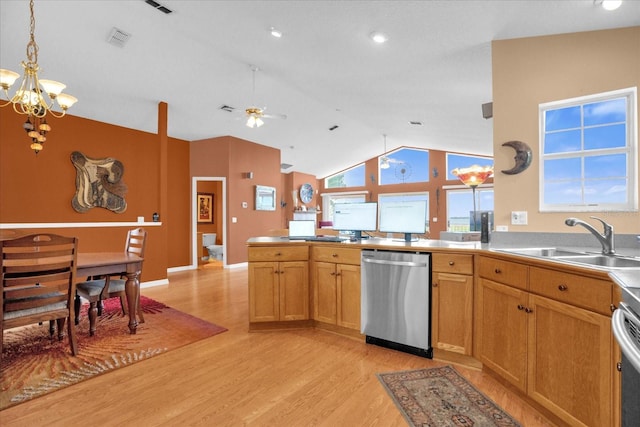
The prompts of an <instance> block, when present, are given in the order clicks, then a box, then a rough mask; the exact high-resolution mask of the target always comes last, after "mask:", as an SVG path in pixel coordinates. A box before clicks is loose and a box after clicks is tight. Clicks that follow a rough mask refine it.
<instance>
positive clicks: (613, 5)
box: [596, 0, 622, 10]
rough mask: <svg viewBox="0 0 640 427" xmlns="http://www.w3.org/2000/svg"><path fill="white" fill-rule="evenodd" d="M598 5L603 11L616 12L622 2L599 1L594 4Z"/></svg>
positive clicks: (614, 0)
mask: <svg viewBox="0 0 640 427" xmlns="http://www.w3.org/2000/svg"><path fill="white" fill-rule="evenodd" d="M598 3H599V4H600V5H601V6H602V8H603V9H604V10H616V9H617V8H619V7H620V6H621V5H622V0H600V1H599V2H598V1H596V4H598Z"/></svg>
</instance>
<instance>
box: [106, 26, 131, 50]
mask: <svg viewBox="0 0 640 427" xmlns="http://www.w3.org/2000/svg"><path fill="white" fill-rule="evenodd" d="M130 38H131V34H129V33H125V32H124V31H122V30H120V29H118V28H116V27H113V29H112V30H111V32H110V33H109V37H108V38H107V42H108V43H110V44H112V45H114V46H118V47H124V45H125V44H126V43H127V41H129V39H130Z"/></svg>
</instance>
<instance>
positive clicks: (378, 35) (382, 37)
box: [369, 31, 389, 44]
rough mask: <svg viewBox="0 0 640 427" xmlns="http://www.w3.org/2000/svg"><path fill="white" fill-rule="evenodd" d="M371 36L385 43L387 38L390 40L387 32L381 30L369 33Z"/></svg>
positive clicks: (372, 38) (375, 40)
mask: <svg viewBox="0 0 640 427" xmlns="http://www.w3.org/2000/svg"><path fill="white" fill-rule="evenodd" d="M369 37H371V40H373V41H374V42H376V43H380V44H382V43H385V42H386V41H387V40H389V36H387V35H386V34H385V33H381V32H380V31H374V32H373V33H371V34H369Z"/></svg>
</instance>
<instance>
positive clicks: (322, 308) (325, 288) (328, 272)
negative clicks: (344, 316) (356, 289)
mask: <svg viewBox="0 0 640 427" xmlns="http://www.w3.org/2000/svg"><path fill="white" fill-rule="evenodd" d="M337 298H338V297H337V286H336V265H335V264H333V263H329V262H314V263H313V318H314V319H315V320H317V321H319V322H325V323H330V324H332V325H335V324H336V322H337V312H336V309H337V300H338V299H337Z"/></svg>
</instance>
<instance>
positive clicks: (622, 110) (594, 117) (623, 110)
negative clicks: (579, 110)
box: [584, 98, 627, 126]
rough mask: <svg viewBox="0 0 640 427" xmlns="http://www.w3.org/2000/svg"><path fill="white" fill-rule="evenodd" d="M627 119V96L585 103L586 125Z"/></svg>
mask: <svg viewBox="0 0 640 427" xmlns="http://www.w3.org/2000/svg"><path fill="white" fill-rule="evenodd" d="M626 120H627V100H626V99H625V98H618V99H610V100H607V101H602V102H594V103H592V104H585V106H584V125H585V126H592V125H599V124H603V123H620V122H624V121H626Z"/></svg>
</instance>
